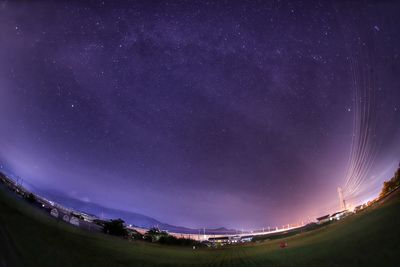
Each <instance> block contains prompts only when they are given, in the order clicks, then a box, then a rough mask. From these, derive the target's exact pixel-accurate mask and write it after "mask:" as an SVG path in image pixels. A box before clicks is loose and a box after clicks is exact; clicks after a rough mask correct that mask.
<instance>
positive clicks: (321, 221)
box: [317, 214, 330, 224]
mask: <svg viewBox="0 0 400 267" xmlns="http://www.w3.org/2000/svg"><path fill="white" fill-rule="evenodd" d="M329 221H330V215H329V214H328V215H324V216H321V217H319V218H317V223H318V224H324V223H327V222H329Z"/></svg>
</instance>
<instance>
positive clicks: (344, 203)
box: [337, 187, 346, 210]
mask: <svg viewBox="0 0 400 267" xmlns="http://www.w3.org/2000/svg"><path fill="white" fill-rule="evenodd" d="M337 192H338V195H339V205H340V210H345V209H346V200H344V198H343V192H342V188H341V187H338V189H337Z"/></svg>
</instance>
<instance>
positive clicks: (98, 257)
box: [0, 190, 400, 267]
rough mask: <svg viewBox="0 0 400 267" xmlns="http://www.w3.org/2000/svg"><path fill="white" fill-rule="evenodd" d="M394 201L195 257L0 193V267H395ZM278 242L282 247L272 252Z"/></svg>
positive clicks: (397, 225)
mask: <svg viewBox="0 0 400 267" xmlns="http://www.w3.org/2000/svg"><path fill="white" fill-rule="evenodd" d="M399 211H400V198H399V196H398V194H397V195H396V197H394V198H392V199H391V200H390V201H387V202H385V203H384V204H382V205H380V206H378V207H376V208H373V209H371V210H369V211H365V212H363V213H361V214H357V215H354V216H351V217H349V218H347V219H345V220H342V221H341V222H338V223H335V224H331V225H328V226H326V227H323V228H321V229H318V230H315V231H312V232H308V233H303V234H299V235H296V236H291V237H287V238H283V239H278V240H270V241H264V242H260V243H256V244H247V245H241V246H232V247H225V248H221V249H208V248H207V249H197V250H192V249H191V248H186V247H183V248H182V247H173V246H162V245H156V244H150V243H144V242H128V241H124V240H120V239H118V238H113V237H110V236H106V235H103V234H95V233H88V232H84V231H81V230H79V229H76V228H73V227H71V226H69V225H66V224H64V223H62V222H57V221H55V220H53V219H52V218H50V217H48V216H47V215H45V214H42V213H41V212H39V211H38V210H37V209H35V208H32V207H31V206H29V205H28V204H27V203H25V202H24V201H23V200H17V199H15V197H13V196H11V195H9V194H8V193H6V192H5V191H4V190H0V266H7V267H14V266H74V267H77V266H86V267H87V266H307V267H311V266H318V267H320V266H388V267H389V266H393V267H395V266H400V256H399V254H400V253H399V252H400V244H399V243H400V214H399ZM282 241H285V242H287V243H288V247H287V248H285V249H281V248H279V243H280V242H282Z"/></svg>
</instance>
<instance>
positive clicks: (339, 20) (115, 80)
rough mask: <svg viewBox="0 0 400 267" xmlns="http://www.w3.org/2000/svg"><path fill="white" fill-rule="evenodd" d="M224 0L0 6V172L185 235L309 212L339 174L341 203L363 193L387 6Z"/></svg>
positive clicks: (384, 64)
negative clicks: (185, 230)
mask: <svg viewBox="0 0 400 267" xmlns="http://www.w3.org/2000/svg"><path fill="white" fill-rule="evenodd" d="M117 2H120V1H117ZM237 2H238V1H232V2H228V1H216V2H213V1H208V2H205V1H200V2H195V1H186V2H178V1H171V2H170V1H165V2H152V1H141V2H140V1H137V2H130V3H128V2H126V3H124V4H121V3H118V4H115V3H113V1H104V2H101V1H98V2H95V1H90V2H88V3H85V4H84V3H80V2H78V1H68V2H67V1H65V2H64V1H54V3H52V2H50V1H44V2H40V1H35V3H33V1H32V2H30V3H29V2H26V3H24V2H22V1H16V2H12V1H10V2H8V1H1V2H0V164H1V166H0V167H1V168H2V169H3V171H5V172H6V173H8V174H10V175H11V176H13V177H16V176H20V177H21V178H22V179H23V181H24V182H23V183H24V185H25V186H27V187H30V188H33V189H35V190H40V191H41V192H44V194H46V192H60V194H61V193H62V194H65V195H66V196H68V197H71V198H75V199H79V200H82V201H85V202H93V203H96V204H100V205H103V206H106V207H111V208H118V209H121V210H126V211H132V212H138V213H142V214H145V215H148V216H151V217H154V218H156V219H158V220H160V221H163V222H168V223H171V224H175V225H183V226H188V227H217V226H226V227H235V228H237V229H250V228H260V227H266V226H275V225H282V224H287V223H294V222H299V221H300V220H306V219H307V218H308V217H309V216H310V217H311V218H314V217H315V216H318V215H324V213H326V212H331V211H335V210H337V209H339V202H338V198H337V191H336V190H337V187H338V186H342V187H345V184H346V181H347V180H348V179H350V182H348V183H349V184H350V186H348V187H346V190H347V188H350V189H348V191H349V199H348V202H349V203H352V204H353V205H355V204H357V203H359V202H360V201H364V200H367V199H369V198H371V197H374V196H376V194H378V192H379V190H380V188H381V184H382V182H383V180H385V179H387V178H390V177H391V175H392V174H393V172H394V170H395V168H396V167H397V165H398V163H399V161H400V30H399V25H400V16H399V14H400V4H399V3H398V2H397V3H396V1H384V2H385V3H379V2H378V1H376V3H368V1H354V2H350V1H348V2H346V3H341V2H342V1H340V2H338V3H335V1H320V2H311V1H303V2H287V1H271V2H270V3H266V1H242V2H241V3H237ZM367 112H368V113H367ZM352 151H353V152H352ZM352 162H353V163H352ZM357 162H358V163H357ZM357 164H358V165H357ZM352 166H353V167H352ZM354 166H358V169H357V168H355V167H354ZM355 169H356V170H358V171H356V172H357V173H356V174H354V175H352V173H354V170H355ZM352 181H353V182H354V183H357V185H358V186H357V187H355V186H353V187H351V182H352Z"/></svg>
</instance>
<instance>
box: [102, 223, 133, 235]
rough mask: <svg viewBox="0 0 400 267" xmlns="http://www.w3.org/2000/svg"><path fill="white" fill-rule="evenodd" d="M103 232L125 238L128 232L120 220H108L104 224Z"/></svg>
mask: <svg viewBox="0 0 400 267" xmlns="http://www.w3.org/2000/svg"><path fill="white" fill-rule="evenodd" d="M103 232H104V233H106V234H110V235H116V236H127V235H128V231H127V230H126V227H125V222H124V221H123V220H122V219H117V220H110V221H108V222H105V223H104V226H103Z"/></svg>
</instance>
